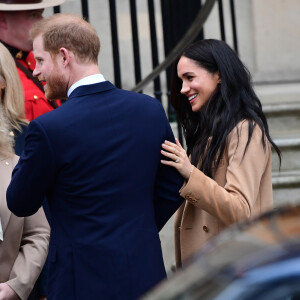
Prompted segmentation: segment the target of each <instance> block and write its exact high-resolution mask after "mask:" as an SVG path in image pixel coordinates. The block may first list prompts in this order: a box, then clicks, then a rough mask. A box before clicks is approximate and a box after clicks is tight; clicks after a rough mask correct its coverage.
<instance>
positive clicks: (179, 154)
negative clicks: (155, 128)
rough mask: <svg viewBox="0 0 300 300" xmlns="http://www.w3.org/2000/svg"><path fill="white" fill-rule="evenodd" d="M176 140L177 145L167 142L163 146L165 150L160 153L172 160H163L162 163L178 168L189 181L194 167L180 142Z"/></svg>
mask: <svg viewBox="0 0 300 300" xmlns="http://www.w3.org/2000/svg"><path fill="white" fill-rule="evenodd" d="M175 140H176V144H174V143H171V142H169V141H165V142H164V143H163V144H162V148H163V150H161V151H160V152H161V154H162V155H164V156H166V157H168V158H170V159H171V160H161V163H162V164H164V165H168V166H172V167H174V168H176V169H177V170H178V172H179V173H180V174H181V176H182V177H183V178H184V179H185V180H189V178H190V175H191V173H192V171H193V168H194V166H193V165H192V164H191V162H190V160H189V158H188V156H187V154H186V152H185V150H184V149H183V148H182V146H181V145H180V143H179V141H178V140H177V139H175Z"/></svg>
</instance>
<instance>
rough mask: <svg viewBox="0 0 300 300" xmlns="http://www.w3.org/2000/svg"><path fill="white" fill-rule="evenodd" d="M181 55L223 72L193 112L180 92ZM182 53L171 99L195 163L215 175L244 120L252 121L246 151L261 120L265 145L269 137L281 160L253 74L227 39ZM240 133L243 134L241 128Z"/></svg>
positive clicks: (198, 44) (206, 42)
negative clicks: (230, 136)
mask: <svg viewBox="0 0 300 300" xmlns="http://www.w3.org/2000/svg"><path fill="white" fill-rule="evenodd" d="M181 56H184V57H187V58H189V59H192V60H194V61H195V62H196V63H197V64H198V65H199V66H201V67H202V68H204V69H206V70H207V71H208V72H209V73H211V74H214V73H215V72H217V71H218V72H219V74H220V78H221V83H220V84H218V86H217V88H216V90H215V91H214V93H213V94H212V95H211V97H210V99H209V100H208V101H207V103H206V104H205V105H204V106H203V107H202V108H201V110H200V111H199V112H193V111H192V108H191V105H190V104H189V101H188V100H187V98H186V96H184V95H182V94H181V93H180V90H181V87H182V81H181V79H180V78H178V76H177V63H178V61H179V59H180V57H181ZM181 56H180V57H179V58H178V60H177V61H176V64H174V65H173V74H172V81H171V103H172V105H173V107H174V108H175V110H176V112H177V117H178V120H179V122H180V123H181V125H182V128H183V132H184V135H185V139H186V144H187V154H188V155H190V156H191V162H192V164H193V165H195V166H198V167H199V168H200V170H201V171H203V173H204V174H206V175H207V176H209V177H211V178H212V177H213V176H214V174H215V172H216V170H217V168H218V166H219V164H220V160H221V158H222V155H223V154H224V151H225V146H226V139H227V136H228V134H229V133H230V132H231V131H232V130H233V129H234V128H235V127H236V126H237V124H238V123H239V122H240V121H242V120H247V121H248V123H249V132H248V141H247V144H246V147H245V150H244V155H245V153H246V151H247V147H248V145H249V142H250V140H251V137H252V133H253V129H254V126H256V124H257V125H258V126H259V127H260V129H261V131H262V144H263V147H264V149H265V147H266V139H265V137H267V139H268V141H269V142H270V143H271V145H272V146H273V147H274V149H275V151H276V152H277V154H278V157H279V161H280V163H281V153H280V150H279V148H278V147H277V146H276V145H275V143H274V142H273V141H272V139H271V137H270V134H269V129H268V124H267V120H266V117H265V115H264V113H263V111H262V105H261V102H260V101H259V99H258V97H257V96H256V94H255V92H254V90H253V88H252V83H251V75H250V73H249V71H248V70H247V68H246V67H245V66H244V65H243V63H242V62H241V60H240V59H239V58H238V56H237V55H236V53H235V52H234V51H233V50H232V49H231V48H230V47H229V46H228V45H227V44H226V43H225V42H223V41H219V40H214V39H207V40H201V41H198V42H196V43H194V44H192V45H190V46H188V47H187V48H186V49H185V50H184V52H183V53H182V55H181ZM236 129H237V127H236ZM237 134H238V137H239V132H238V129H237ZM209 138H211V140H210V141H209Z"/></svg>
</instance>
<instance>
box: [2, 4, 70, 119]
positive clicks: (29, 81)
mask: <svg viewBox="0 0 300 300" xmlns="http://www.w3.org/2000/svg"><path fill="white" fill-rule="evenodd" d="M64 1H65V0H5V1H1V2H0V41H1V42H2V43H3V44H4V45H5V46H6V47H7V48H8V50H9V51H10V53H11V54H12V56H13V57H14V59H15V61H16V65H17V69H18V73H19V76H20V78H21V82H22V84H23V89H24V97H25V99H24V101H25V114H26V118H27V119H28V120H29V121H31V120H33V119H35V118H36V117H38V116H39V115H42V114H44V113H46V112H48V111H51V110H53V109H54V108H56V107H57V106H58V105H59V103H58V101H48V100H47V99H46V98H45V95H44V90H43V86H42V84H41V83H40V82H39V80H38V79H37V78H35V77H33V76H32V71H33V70H34V68H35V60H34V57H33V54H32V52H31V50H32V41H30V39H29V30H30V28H31V26H32V25H33V24H34V23H35V22H37V21H39V20H40V19H42V18H43V16H42V14H43V11H44V8H46V7H53V6H56V5H60V4H62V3H63V2H64Z"/></svg>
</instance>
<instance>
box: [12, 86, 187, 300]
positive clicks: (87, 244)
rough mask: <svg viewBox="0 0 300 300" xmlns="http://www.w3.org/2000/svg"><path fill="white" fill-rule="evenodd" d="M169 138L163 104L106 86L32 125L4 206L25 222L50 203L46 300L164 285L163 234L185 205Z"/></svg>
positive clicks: (83, 92)
mask: <svg viewBox="0 0 300 300" xmlns="http://www.w3.org/2000/svg"><path fill="white" fill-rule="evenodd" d="M165 139H167V140H174V137H173V134H172V131H171V128H170V126H169V123H168V121H167V118H166V116H165V113H164V110H163V108H162V106H161V104H160V103H159V101H157V100H156V99H153V98H151V97H149V96H146V95H142V94H137V93H133V92H129V91H124V90H120V89H117V88H116V87H115V86H114V85H112V84H111V83H110V82H108V81H106V82H103V83H98V84H93V85H88V86H81V87H78V88H76V89H75V90H74V91H73V92H72V94H71V95H70V97H69V99H68V101H67V102H66V103H65V104H64V105H62V106H61V107H60V108H58V109H56V110H54V111H51V112H49V113H47V114H44V115H42V116H40V117H38V118H37V119H35V120H33V121H32V122H31V123H30V125H29V128H28V134H27V137H26V141H25V148H24V152H23V154H22V155H21V158H20V161H19V163H18V165H17V166H16V168H15V170H14V173H13V177H12V182H11V184H10V186H9V188H8V191H7V204H8V207H9V209H10V210H11V211H12V212H13V213H14V214H16V215H17V216H28V215H32V214H34V213H35V212H36V211H37V210H38V208H39V207H40V206H41V205H42V202H43V199H44V195H45V194H46V195H47V199H48V201H49V207H50V214H51V238H50V247H49V255H48V259H49V279H48V292H49V294H48V297H47V299H50V300H51V299H64V300H65V299H135V298H137V297H138V296H140V295H141V294H143V293H144V292H145V291H147V290H148V289H150V288H151V287H152V286H154V285H155V284H156V283H157V282H159V281H160V280H161V279H163V278H164V277H165V269H164V265H163V259H162V253H161V246H160V240H159V235H158V230H160V229H161V228H162V227H163V225H164V224H165V223H166V221H167V220H168V219H169V218H170V216H171V215H172V214H173V213H174V212H175V210H176V209H177V208H178V207H179V206H180V204H181V203H182V201H183V199H182V198H180V196H179V195H178V190H179V188H180V186H181V184H182V179H181V177H180V176H179V174H178V173H177V171H176V170H175V169H174V168H171V167H168V166H164V165H162V164H161V163H160V159H161V155H160V149H161V144H162V142H163V141H164V140H165Z"/></svg>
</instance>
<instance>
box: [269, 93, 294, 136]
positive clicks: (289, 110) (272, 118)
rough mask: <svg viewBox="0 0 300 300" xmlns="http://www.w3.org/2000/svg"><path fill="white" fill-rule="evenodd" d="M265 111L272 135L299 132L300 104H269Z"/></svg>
mask: <svg viewBox="0 0 300 300" xmlns="http://www.w3.org/2000/svg"><path fill="white" fill-rule="evenodd" d="M299 99H300V96H299ZM263 111H264V113H265V115H266V118H267V120H268V125H269V130H270V134H271V135H274V134H278V133H280V132H284V131H288V132H297V131H299V128H300V102H299V103H298V102H290V103H276V104H267V105H264V106H263Z"/></svg>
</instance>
